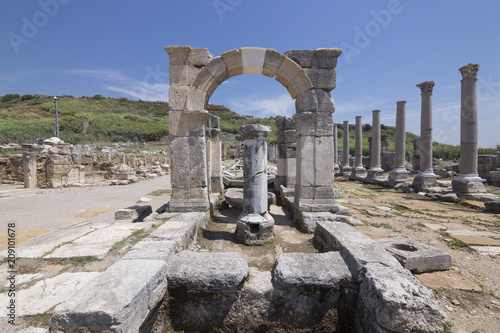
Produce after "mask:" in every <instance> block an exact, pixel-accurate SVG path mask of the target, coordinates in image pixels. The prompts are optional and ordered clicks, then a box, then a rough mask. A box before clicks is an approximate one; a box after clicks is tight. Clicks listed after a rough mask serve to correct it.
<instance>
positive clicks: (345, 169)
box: [340, 120, 352, 176]
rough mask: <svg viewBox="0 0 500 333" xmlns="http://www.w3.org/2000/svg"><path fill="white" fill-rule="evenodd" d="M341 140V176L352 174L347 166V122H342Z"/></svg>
mask: <svg viewBox="0 0 500 333" xmlns="http://www.w3.org/2000/svg"><path fill="white" fill-rule="evenodd" d="M342 140H343V143H344V145H343V147H342V149H343V156H342V166H341V167H340V174H342V175H345V176H347V175H350V174H351V172H352V168H351V166H350V165H349V121H348V120H344V126H343V134H342Z"/></svg>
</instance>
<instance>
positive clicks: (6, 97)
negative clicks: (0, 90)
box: [0, 94, 20, 103]
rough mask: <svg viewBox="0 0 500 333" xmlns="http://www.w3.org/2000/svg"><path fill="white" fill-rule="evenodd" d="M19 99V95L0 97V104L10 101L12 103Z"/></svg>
mask: <svg viewBox="0 0 500 333" xmlns="http://www.w3.org/2000/svg"><path fill="white" fill-rule="evenodd" d="M19 98H20V96H19V94H7V95H4V96H2V99H1V100H0V102H2V103H5V102H10V101H14V100H16V99H19Z"/></svg>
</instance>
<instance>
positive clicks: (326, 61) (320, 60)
mask: <svg viewBox="0 0 500 333" xmlns="http://www.w3.org/2000/svg"><path fill="white" fill-rule="evenodd" d="M341 54H342V49H339V48H337V47H333V48H319V49H316V50H314V55H315V56H316V59H317V64H316V67H317V68H335V67H337V59H338V57H339V56H340V55H341Z"/></svg>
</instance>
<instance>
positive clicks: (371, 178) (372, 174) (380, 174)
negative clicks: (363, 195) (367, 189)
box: [365, 167, 385, 183]
mask: <svg viewBox="0 0 500 333" xmlns="http://www.w3.org/2000/svg"><path fill="white" fill-rule="evenodd" d="M381 180H385V178H384V170H382V168H380V167H379V168H370V169H368V171H367V175H366V178H365V182H367V183H377V182H379V181H381Z"/></svg>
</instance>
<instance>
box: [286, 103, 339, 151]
mask: <svg viewBox="0 0 500 333" xmlns="http://www.w3.org/2000/svg"><path fill="white" fill-rule="evenodd" d="M293 119H294V120H295V122H296V124H297V136H298V137H301V136H314V137H316V138H317V137H326V136H329V137H331V135H332V132H333V118H332V116H331V114H330V113H328V112H301V113H296V114H295V115H294V116H293ZM332 141H333V140H332ZM332 148H333V142H332ZM332 150H333V149H332ZM332 153H333V151H332ZM332 155H333V154H332Z"/></svg>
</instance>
